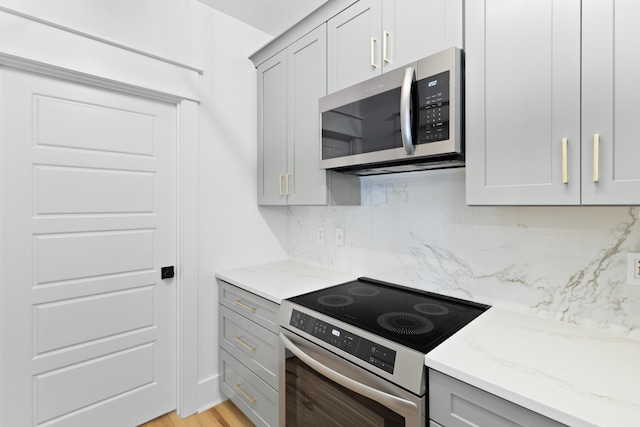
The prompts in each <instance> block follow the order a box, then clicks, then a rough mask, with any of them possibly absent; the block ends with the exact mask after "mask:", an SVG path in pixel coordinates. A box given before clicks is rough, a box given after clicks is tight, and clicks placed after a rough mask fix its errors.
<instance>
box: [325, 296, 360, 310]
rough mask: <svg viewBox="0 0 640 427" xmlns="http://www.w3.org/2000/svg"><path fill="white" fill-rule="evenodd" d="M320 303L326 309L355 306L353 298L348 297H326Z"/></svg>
mask: <svg viewBox="0 0 640 427" xmlns="http://www.w3.org/2000/svg"><path fill="white" fill-rule="evenodd" d="M318 302H319V303H320V304H321V305H323V306H325V307H344V306H347V305H351V304H353V298H351V297H350V296H347V295H324V296H321V297H320V298H318Z"/></svg>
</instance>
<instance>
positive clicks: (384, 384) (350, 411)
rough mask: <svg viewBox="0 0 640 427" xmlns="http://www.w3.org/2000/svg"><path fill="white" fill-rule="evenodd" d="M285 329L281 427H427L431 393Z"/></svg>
mask: <svg viewBox="0 0 640 427" xmlns="http://www.w3.org/2000/svg"><path fill="white" fill-rule="evenodd" d="M280 331H281V332H280V340H281V346H280V427H298V426H299V427H302V426H304V427H315V426H317V427H330V426H378V427H382V426H384V427H399V426H405V427H425V426H426V413H425V412H426V397H425V396H422V397H419V396H416V395H414V394H412V393H410V392H408V391H406V390H404V389H402V388H400V387H398V386H396V385H394V384H392V383H390V382H389V381H387V380H385V379H382V378H380V377H378V376H377V375H375V374H372V373H371V372H368V371H367V370H365V369H362V368H361V367H359V366H356V365H354V364H353V363H351V362H349V361H347V360H344V359H342V358H341V357H339V356H337V355H335V354H333V353H331V352H330V351H328V350H326V349H324V348H322V347H319V346H318V345H316V344H314V343H311V342H309V341H308V340H306V339H304V338H301V337H299V336H298V335H296V334H294V333H291V332H289V331H287V330H286V329H283V328H281V329H280Z"/></svg>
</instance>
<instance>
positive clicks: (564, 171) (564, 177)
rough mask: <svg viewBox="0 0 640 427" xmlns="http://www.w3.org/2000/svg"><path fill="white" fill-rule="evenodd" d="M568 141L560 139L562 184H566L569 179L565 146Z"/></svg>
mask: <svg viewBox="0 0 640 427" xmlns="http://www.w3.org/2000/svg"><path fill="white" fill-rule="evenodd" d="M568 143H569V140H568V139H567V138H562V183H563V184H568V183H569V177H568V176H567V145H568Z"/></svg>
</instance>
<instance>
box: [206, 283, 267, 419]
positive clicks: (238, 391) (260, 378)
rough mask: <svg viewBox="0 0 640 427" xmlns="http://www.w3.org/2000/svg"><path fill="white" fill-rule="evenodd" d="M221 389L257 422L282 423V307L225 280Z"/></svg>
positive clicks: (222, 289)
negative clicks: (280, 347)
mask: <svg viewBox="0 0 640 427" xmlns="http://www.w3.org/2000/svg"><path fill="white" fill-rule="evenodd" d="M218 285H219V307H218V310H219V314H218V320H219V325H218V334H219V335H218V336H219V346H220V347H219V360H220V373H221V376H222V377H221V381H220V388H221V390H222V392H223V393H224V395H225V396H227V397H228V398H229V399H231V400H232V401H233V403H234V404H235V405H236V406H237V407H238V408H240V410H241V411H242V412H243V413H244V414H245V415H246V416H247V417H248V418H249V419H250V420H251V421H253V423H254V424H256V425H257V426H262V427H267V426H271V427H275V426H277V425H278V387H279V383H278V369H279V365H278V354H279V341H278V335H277V331H278V323H277V315H278V309H279V305H278V304H276V303H274V302H272V301H269V300H266V299H264V298H262V297H260V296H258V295H255V294H252V293H250V292H247V291H245V290H243V289H240V288H238V287H236V286H233V285H231V284H229V283H226V282H224V281H222V280H218Z"/></svg>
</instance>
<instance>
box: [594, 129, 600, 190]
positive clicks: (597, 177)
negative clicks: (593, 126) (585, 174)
mask: <svg viewBox="0 0 640 427" xmlns="http://www.w3.org/2000/svg"><path fill="white" fill-rule="evenodd" d="M599 156H600V134H599V133H594V134H593V182H598V181H599V180H600V171H599V169H598V164H599V162H600V159H599Z"/></svg>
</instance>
